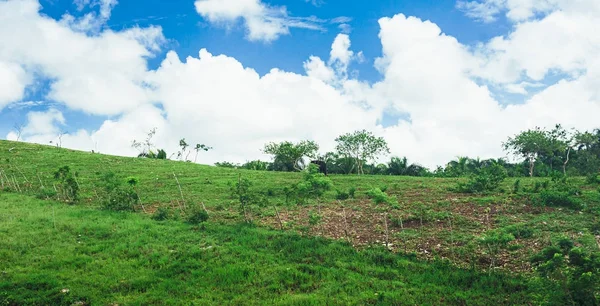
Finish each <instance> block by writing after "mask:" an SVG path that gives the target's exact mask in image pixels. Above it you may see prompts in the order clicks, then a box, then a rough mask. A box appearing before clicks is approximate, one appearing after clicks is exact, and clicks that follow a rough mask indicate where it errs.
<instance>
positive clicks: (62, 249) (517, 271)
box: [0, 141, 600, 305]
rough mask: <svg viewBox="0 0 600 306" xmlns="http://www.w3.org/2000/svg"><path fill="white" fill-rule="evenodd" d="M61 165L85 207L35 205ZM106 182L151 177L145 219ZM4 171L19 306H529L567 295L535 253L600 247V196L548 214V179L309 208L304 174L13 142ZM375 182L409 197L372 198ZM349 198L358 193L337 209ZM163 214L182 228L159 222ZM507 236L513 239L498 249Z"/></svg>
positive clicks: (2, 246) (2, 144) (413, 186)
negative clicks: (81, 305) (300, 189)
mask: <svg viewBox="0 0 600 306" xmlns="http://www.w3.org/2000/svg"><path fill="white" fill-rule="evenodd" d="M63 166H69V168H70V169H71V171H72V172H77V176H76V180H77V185H78V186H79V188H80V200H79V201H78V203H77V204H76V205H67V204H65V203H60V202H56V201H52V200H48V201H42V200H38V199H34V196H37V197H38V198H41V199H44V198H46V197H47V191H48V190H52V189H54V188H55V187H54V186H55V185H56V184H57V182H56V180H55V179H54V172H55V171H57V170H58V169H59V168H60V167H63ZM107 172H113V173H115V174H116V175H117V176H118V177H119V178H120V179H122V180H125V178H127V177H136V178H137V179H138V180H139V183H138V184H137V186H136V191H137V193H138V194H139V196H140V200H141V204H142V205H143V208H142V205H138V207H137V212H138V213H118V212H111V211H102V210H101V209H100V208H101V207H100V206H101V205H100V203H101V202H102V200H103V199H102V183H103V180H102V177H103V175H105V174H106V173H107ZM0 175H2V176H3V179H2V184H4V186H1V187H2V190H3V191H0V302H3V301H6V303H8V304H11V303H13V304H17V305H20V304H60V303H67V304H69V303H71V302H76V301H84V300H86V301H91V302H93V303H92V304H94V305H96V304H100V305H109V304H111V303H118V304H120V305H121V304H126V305H127V304H159V303H160V301H169V302H168V304H189V303H188V302H189V301H194V303H197V304H223V303H225V302H231V303H233V304H236V303H237V304H240V303H252V302H255V303H256V304H264V303H276V304H277V303H282V304H302V305H305V304H322V303H324V302H325V301H330V302H331V303H337V304H349V303H350V304H375V303H378V302H379V303H383V304H394V303H395V304H406V305H415V304H440V303H442V304H487V305H489V304H498V305H499V304H531V303H541V302H543V301H552V299H553V298H554V295H555V294H558V293H556V292H554V291H553V288H556V287H555V286H557V285H556V284H553V283H549V282H546V281H545V280H543V279H540V278H537V277H535V275H536V274H535V273H534V272H533V270H532V267H531V265H530V263H529V259H530V257H531V256H533V255H534V254H537V253H539V252H540V251H541V250H542V249H543V248H545V247H547V246H550V245H553V244H556V243H557V241H558V240H560V239H562V238H561V237H563V236H564V237H567V238H569V239H571V240H573V241H574V242H575V244H576V245H577V246H579V247H581V248H584V249H585V250H586V251H589V252H598V240H597V239H598V238H599V237H598V236H596V235H598V234H600V233H598V230H599V229H600V226H598V224H599V216H600V209H599V208H600V196H599V194H598V191H597V190H596V188H597V187H596V186H593V185H585V184H584V179H582V178H575V179H571V180H570V181H569V184H571V185H573V186H576V187H577V188H578V189H579V190H580V191H579V192H578V194H577V196H576V197H577V200H578V201H580V202H581V203H584V208H583V209H571V208H567V207H550V206H548V205H539V203H538V202H539V201H538V198H539V195H538V194H536V193H535V192H534V190H535V189H536V187H535V185H536V184H537V185H538V187H539V186H540V185H543V184H542V182H544V181H546V180H545V179H521V180H520V189H521V191H520V192H512V191H513V189H514V184H515V181H514V180H507V181H505V182H504V184H503V186H502V187H501V188H500V190H498V191H496V192H492V193H486V194H462V193H457V192H454V191H452V190H453V187H455V186H456V184H457V182H459V181H464V179H440V178H411V177H392V176H331V180H332V181H333V184H334V190H332V191H330V192H328V193H326V194H325V195H324V196H323V197H321V198H320V200H319V201H316V200H312V201H309V202H307V203H304V204H298V203H297V201H295V199H290V198H289V197H286V194H285V193H286V191H285V190H286V189H287V188H289V187H290V186H292V185H295V184H297V183H299V182H300V181H301V180H302V174H300V173H276V172H260V171H247V170H236V169H226V168H216V167H211V166H203V165H196V164H191V163H184V162H176V161H166V160H151V159H139V158H123V157H114V156H106V155H101V154H93V153H87V152H77V151H72V150H67V149H59V148H55V147H49V146H41V145H31V144H25V143H18V142H9V141H0ZM240 178H245V179H248V180H249V181H251V182H252V186H251V189H252V190H253V191H254V192H256V193H258V194H262V195H263V196H264V198H266V199H267V200H268V204H267V205H253V206H251V207H249V208H248V214H249V215H250V216H251V218H252V220H253V225H248V224H243V222H242V221H243V217H242V214H241V212H240V209H239V202H238V201H237V200H236V199H235V198H234V197H232V196H231V192H230V188H231V185H232V184H235V182H237V181H238V180H239V179H240ZM546 184H547V183H546ZM372 188H380V189H382V190H385V191H386V193H387V194H388V195H390V196H392V197H395V198H397V200H398V203H397V204H394V205H388V204H386V203H383V204H375V203H374V202H373V201H372V200H371V199H369V197H368V196H367V194H366V193H367V191H369V190H371V189H372ZM350 189H356V192H355V197H354V198H350V199H346V200H337V199H336V196H337V192H336V191H344V192H347V191H348V190H350ZM9 191H10V192H9ZM286 198H287V199H286ZM201 205H204V207H206V210H207V211H208V212H209V216H210V220H209V222H208V223H207V224H203V225H200V226H194V225H189V224H186V223H184V222H182V221H181V220H180V219H184V216H182V215H181V213H179V210H180V208H182V207H190V206H201ZM161 207H163V208H168V209H169V210H170V214H171V218H170V219H171V220H168V221H161V222H158V221H154V220H152V219H151V218H150V215H152V214H154V213H155V211H156V210H157V209H159V208H161ZM499 234H500V235H503V234H510V235H511V236H512V237H514V238H515V239H514V240H512V241H510V242H508V243H506V244H504V245H502V246H501V247H496V246H495V245H492V244H490V243H488V242H489V238H490V237H496V236H498V235H499ZM494 235H495V236H494ZM326 238H330V239H326ZM486 239H487V240H486ZM386 241H387V245H388V249H389V250H386V249H385V247H383V246H384V245H385V244H386ZM486 241H487V242H486ZM390 251H391V252H390ZM403 254H407V255H403ZM490 267H491V269H490ZM67 288H68V289H69V292H68V294H65V293H61V292H60V291H61V290H62V289H67ZM557 301H559V302H560V300H557V299H555V302H557Z"/></svg>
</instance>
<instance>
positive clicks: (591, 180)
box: [585, 173, 600, 185]
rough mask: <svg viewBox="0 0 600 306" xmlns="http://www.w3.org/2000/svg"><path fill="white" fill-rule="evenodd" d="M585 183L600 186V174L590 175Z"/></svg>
mask: <svg viewBox="0 0 600 306" xmlns="http://www.w3.org/2000/svg"><path fill="white" fill-rule="evenodd" d="M585 182H586V183H587V184H590V185H598V184H600V173H590V174H588V175H587V176H586V178H585Z"/></svg>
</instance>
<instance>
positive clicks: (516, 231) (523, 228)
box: [502, 224, 533, 239]
mask: <svg viewBox="0 0 600 306" xmlns="http://www.w3.org/2000/svg"><path fill="white" fill-rule="evenodd" d="M502 232H503V233H506V234H511V235H513V236H514V237H515V238H517V239H523V238H530V237H532V236H533V229H532V228H530V227H528V226H527V225H525V224H513V225H509V226H506V227H504V228H502Z"/></svg>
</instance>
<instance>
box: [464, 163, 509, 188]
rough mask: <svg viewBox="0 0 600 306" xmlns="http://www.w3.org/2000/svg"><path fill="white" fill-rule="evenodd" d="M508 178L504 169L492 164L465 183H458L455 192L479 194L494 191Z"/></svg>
mask: <svg viewBox="0 0 600 306" xmlns="http://www.w3.org/2000/svg"><path fill="white" fill-rule="evenodd" d="M507 176H508V174H507V172H506V169H504V167H502V166H501V165H498V164H494V165H491V166H489V167H486V168H484V169H483V170H481V171H480V172H479V173H478V174H475V175H471V177H470V178H469V181H468V182H466V183H462V182H460V183H458V188H457V190H458V191H459V192H462V193H480V192H489V191H494V190H496V189H498V187H500V184H501V183H502V182H503V181H504V179H506V177H507Z"/></svg>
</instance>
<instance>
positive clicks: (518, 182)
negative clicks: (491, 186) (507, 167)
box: [512, 179, 521, 194]
mask: <svg viewBox="0 0 600 306" xmlns="http://www.w3.org/2000/svg"><path fill="white" fill-rule="evenodd" d="M519 192H521V180H520V179H516V180H515V182H514V184H513V189H512V193H514V194H517V193H519Z"/></svg>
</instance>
